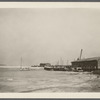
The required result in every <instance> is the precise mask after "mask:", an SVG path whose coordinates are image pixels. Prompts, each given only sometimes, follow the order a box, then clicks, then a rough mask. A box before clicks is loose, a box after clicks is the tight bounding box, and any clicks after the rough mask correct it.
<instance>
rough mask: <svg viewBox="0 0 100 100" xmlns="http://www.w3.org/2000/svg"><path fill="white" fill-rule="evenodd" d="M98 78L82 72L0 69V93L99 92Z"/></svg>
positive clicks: (99, 79)
mask: <svg viewBox="0 0 100 100" xmlns="http://www.w3.org/2000/svg"><path fill="white" fill-rule="evenodd" d="M99 83H100V78H97V76H96V75H93V74H90V73H86V72H85V73H84V72H67V71H45V70H43V69H41V70H40V69H36V70H31V71H20V70H19V69H11V68H10V69H7V68H0V92H1V93H2V92H6V93H7V92H8V93H9V92H24V93H27V92H99V91H100V86H99Z"/></svg>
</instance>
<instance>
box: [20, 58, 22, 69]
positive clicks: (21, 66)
mask: <svg viewBox="0 0 100 100" xmlns="http://www.w3.org/2000/svg"><path fill="white" fill-rule="evenodd" d="M20 67H21V68H22V57H21V60H20Z"/></svg>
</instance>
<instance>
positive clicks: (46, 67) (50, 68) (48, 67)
mask: <svg viewBox="0 0 100 100" xmlns="http://www.w3.org/2000/svg"><path fill="white" fill-rule="evenodd" d="M44 70H48V71H51V70H53V67H52V66H47V65H45V66H44Z"/></svg>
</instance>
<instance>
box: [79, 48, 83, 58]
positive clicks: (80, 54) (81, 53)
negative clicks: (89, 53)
mask: <svg viewBox="0 0 100 100" xmlns="http://www.w3.org/2000/svg"><path fill="white" fill-rule="evenodd" d="M82 52H83V49H81V52H80V58H79V59H81V57H82Z"/></svg>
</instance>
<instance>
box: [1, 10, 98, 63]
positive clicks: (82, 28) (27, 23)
mask: <svg viewBox="0 0 100 100" xmlns="http://www.w3.org/2000/svg"><path fill="white" fill-rule="evenodd" d="M81 49H83V55H82V58H87V57H96V56H100V9H90V8H87V9H86V8H85V9H83V8H81V9H79V8H62V9H61V8H47V9H46V8H42V9H39V8H30V9H29V8H28V9H24V8H22V9H18V8H17V9H15V8H11V9H10V8H9V9H3V8H0V63H3V64H7V65H19V64H20V58H21V57H22V58H23V63H24V64H25V65H33V64H39V63H40V62H50V63H52V64H56V63H57V61H58V60H60V58H61V59H62V60H63V62H64V64H66V63H67V60H69V62H70V61H73V60H74V59H77V58H78V57H79V54H80V50H81Z"/></svg>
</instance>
